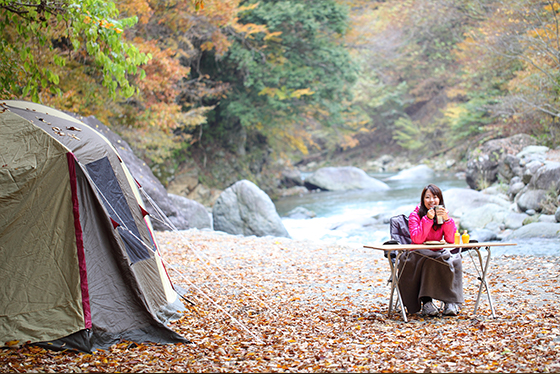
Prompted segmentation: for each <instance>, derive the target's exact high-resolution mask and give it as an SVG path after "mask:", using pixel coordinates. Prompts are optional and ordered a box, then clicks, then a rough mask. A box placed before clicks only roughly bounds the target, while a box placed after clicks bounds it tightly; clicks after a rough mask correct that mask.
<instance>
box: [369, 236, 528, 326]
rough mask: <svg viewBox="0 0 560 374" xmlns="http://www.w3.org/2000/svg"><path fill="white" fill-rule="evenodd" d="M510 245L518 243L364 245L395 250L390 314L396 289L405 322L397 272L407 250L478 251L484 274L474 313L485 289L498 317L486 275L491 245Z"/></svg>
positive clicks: (492, 308) (480, 278)
mask: <svg viewBox="0 0 560 374" xmlns="http://www.w3.org/2000/svg"><path fill="white" fill-rule="evenodd" d="M510 245H517V244H516V243H502V242H481V243H467V244H437V245H432V244H430V245H427V244H384V245H364V248H371V249H377V250H381V251H385V252H386V253H387V255H388V252H391V251H395V252H396V258H395V262H394V263H393V261H391V257H390V256H389V255H388V256H387V257H388V258H389V264H390V266H391V298H390V300H389V316H390V315H391V314H392V310H393V297H394V294H395V291H396V294H397V299H398V301H399V303H400V305H401V312H402V316H403V319H404V321H405V322H408V319H407V318H406V311H405V308H404V305H403V302H402V297H401V291H400V289H399V276H398V274H397V269H398V263H399V258H400V256H401V255H402V254H403V253H405V252H406V251H413V250H415V249H434V248H437V249H443V248H449V249H452V248H461V249H471V250H474V251H475V252H476V254H477V255H478V261H479V263H480V268H481V270H482V274H480V276H479V278H478V279H479V280H480V286H479V288H478V295H477V297H476V303H475V305H474V314H476V311H477V309H478V305H479V303H480V296H481V295H482V291H483V289H485V290H486V296H487V297H488V303H489V304H490V310H491V311H492V317H493V318H496V314H495V312H494V306H493V305H492V297H491V295H490V287H489V286H488V282H486V276H487V275H488V268H489V265H490V257H491V251H490V248H491V247H497V246H510ZM481 249H485V250H486V252H487V253H486V260H485V261H484V260H483V256H482V254H481V253H480V250H481Z"/></svg>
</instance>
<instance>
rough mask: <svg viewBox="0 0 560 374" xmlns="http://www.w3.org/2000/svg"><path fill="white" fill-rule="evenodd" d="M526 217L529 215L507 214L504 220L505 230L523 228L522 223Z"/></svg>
mask: <svg viewBox="0 0 560 374" xmlns="http://www.w3.org/2000/svg"><path fill="white" fill-rule="evenodd" d="M528 217H529V215H528V214H526V213H516V212H509V213H508V214H507V215H506V217H505V219H504V224H505V225H506V229H512V230H517V229H518V228H520V227H521V226H523V221H524V220H525V219H527V218H528Z"/></svg>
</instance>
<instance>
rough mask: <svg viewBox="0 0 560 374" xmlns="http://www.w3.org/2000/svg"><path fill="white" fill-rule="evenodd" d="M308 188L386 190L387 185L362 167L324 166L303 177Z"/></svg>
mask: <svg viewBox="0 0 560 374" xmlns="http://www.w3.org/2000/svg"><path fill="white" fill-rule="evenodd" d="M304 184H305V187H307V188H308V189H310V190H315V189H321V190H326V191H344V190H354V189H371V190H378V191H383V190H388V189H389V186H388V185H387V184H385V183H383V182H381V181H380V180H377V179H375V178H372V177H370V176H369V175H367V174H366V172H365V171H363V170H362V169H358V168H356V167H353V166H345V167H325V168H321V169H319V170H317V171H316V172H314V173H313V174H311V175H310V176H309V177H307V178H306V179H305V182H304Z"/></svg>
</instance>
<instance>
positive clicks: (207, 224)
mask: <svg viewBox="0 0 560 374" xmlns="http://www.w3.org/2000/svg"><path fill="white" fill-rule="evenodd" d="M168 196H169V198H170V199H171V202H173V205H175V207H176V208H177V210H179V211H180V212H181V214H182V215H183V216H184V217H187V218H188V220H189V227H190V228H197V229H211V228H212V219H211V217H210V214H209V213H208V211H207V210H206V208H205V207H204V205H202V204H201V203H199V202H197V201H194V200H190V199H187V198H186V197H184V196H179V195H174V194H168Z"/></svg>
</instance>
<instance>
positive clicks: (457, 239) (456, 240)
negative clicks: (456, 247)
mask: <svg viewBox="0 0 560 374" xmlns="http://www.w3.org/2000/svg"><path fill="white" fill-rule="evenodd" d="M454 244H461V235H460V234H459V230H458V229H457V231H455V242H454Z"/></svg>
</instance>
